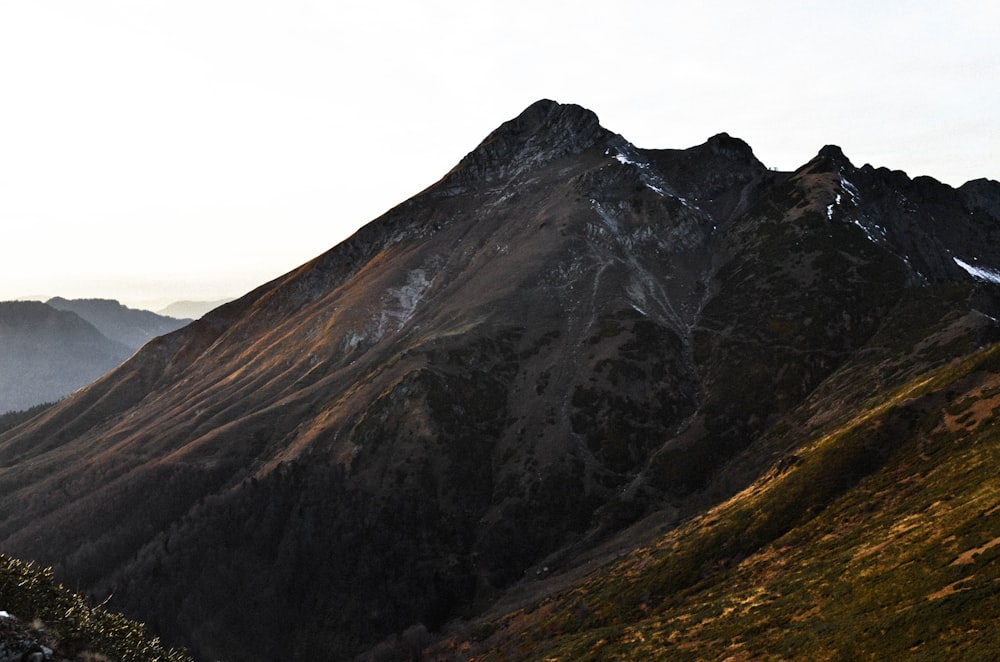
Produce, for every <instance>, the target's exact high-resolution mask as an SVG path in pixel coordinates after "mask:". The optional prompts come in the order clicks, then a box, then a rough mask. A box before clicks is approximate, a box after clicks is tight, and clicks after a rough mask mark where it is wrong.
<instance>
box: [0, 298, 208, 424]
mask: <svg viewBox="0 0 1000 662" xmlns="http://www.w3.org/2000/svg"><path fill="white" fill-rule="evenodd" d="M190 321H191V320H182V319H174V318H170V317H164V316H161V315H157V314H155V313H151V312H149V311H145V310H134V309H131V308H126V307H125V306H123V305H121V304H120V303H118V302H117V301H112V300H107V299H75V300H67V299H63V298H58V297H57V298H53V299H50V300H49V301H48V302H46V303H41V302H38V301H8V302H0V413H4V412H7V411H12V410H20V409H27V408H29V407H33V406H34V405H37V404H41V403H45V402H52V401H55V400H58V399H60V398H63V397H65V396H67V395H69V394H70V393H72V392H73V391H75V390H76V389H78V388H80V387H82V386H85V385H86V384H88V383H90V382H92V381H94V380H95V379H97V378H98V377H100V376H101V375H103V374H105V373H106V372H108V371H110V370H111V369H113V368H114V367H115V366H117V365H118V364H120V363H121V362H122V361H124V360H125V359H126V358H128V357H129V356H130V355H131V354H132V353H133V352H135V350H137V349H138V348H139V347H141V346H142V345H143V344H145V343H146V342H147V341H149V340H150V339H152V338H154V337H156V336H159V335H162V334H164V333H168V332H170V331H173V330H176V329H179V328H180V327H182V326H184V325H185V324H187V323H189V322H190Z"/></svg>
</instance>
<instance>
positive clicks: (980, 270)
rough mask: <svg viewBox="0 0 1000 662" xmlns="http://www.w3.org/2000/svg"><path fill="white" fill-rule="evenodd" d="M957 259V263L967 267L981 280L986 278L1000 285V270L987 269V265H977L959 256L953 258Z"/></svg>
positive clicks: (970, 273) (968, 271)
mask: <svg viewBox="0 0 1000 662" xmlns="http://www.w3.org/2000/svg"><path fill="white" fill-rule="evenodd" d="M951 259H952V260H954V261H955V264H957V265H958V266H960V267H962V268H963V269H965V271H966V272H967V273H968V274H969V275H970V276H972V277H973V278H977V279H979V280H985V281H986V282H988V283H993V284H995V285H1000V271H998V270H997V269H987V268H985V267H976V266H973V265H971V264H969V263H968V262H966V261H964V260H960V259H958V258H957V257H953V258H951Z"/></svg>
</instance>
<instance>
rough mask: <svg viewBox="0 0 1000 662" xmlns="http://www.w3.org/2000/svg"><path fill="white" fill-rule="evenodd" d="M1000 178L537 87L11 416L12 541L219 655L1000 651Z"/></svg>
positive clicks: (3, 541)
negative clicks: (590, 105)
mask: <svg viewBox="0 0 1000 662" xmlns="http://www.w3.org/2000/svg"><path fill="white" fill-rule="evenodd" d="M998 318H1000V183H997V182H995V181H990V180H976V181H973V182H969V183H967V184H965V185H963V186H961V187H959V188H957V189H955V188H951V187H949V186H946V185H944V184H942V183H940V182H937V181H935V180H933V179H930V178H927V177H916V178H910V177H909V176H907V175H906V174H905V173H902V172H899V171H892V170H888V169H885V168H876V167H873V166H870V165H864V166H856V165H854V164H853V163H851V161H850V160H849V159H848V158H847V157H846V156H845V155H844V154H843V152H842V151H841V150H840V149H839V148H837V147H835V146H826V147H824V148H822V149H821V150H820V151H819V153H818V154H817V155H816V156H815V157H814V158H813V159H811V160H810V161H809V162H807V163H805V164H804V165H803V166H801V167H800V168H798V169H797V170H795V171H794V172H776V171H772V170H769V169H768V168H766V167H765V166H764V165H763V164H761V163H760V161H759V160H758V159H757V158H756V157H755V156H754V154H753V151H752V150H751V148H750V147H749V146H748V145H747V144H746V143H745V142H743V141H742V140H740V139H738V138H734V137H731V136H729V135H727V134H718V135H716V136H713V137H711V138H709V139H708V140H707V141H706V142H705V143H704V144H701V145H698V146H695V147H691V148H688V149H679V150H675V149H670V150H651V149H640V148H638V147H636V146H634V145H632V144H631V143H629V142H628V141H627V140H626V139H625V138H624V137H622V136H619V135H617V134H615V133H613V132H611V131H609V130H607V129H606V128H604V127H603V126H601V124H600V123H599V121H598V119H597V117H596V115H595V114H594V113H593V112H591V111H589V110H586V109H584V108H581V107H579V106H574V105H562V104H557V103H554V102H551V101H540V102H538V103H535V104H533V105H532V106H530V107H529V108H527V109H526V110H525V111H524V112H523V113H522V114H520V115H519V116H518V117H516V118H514V119H512V120H510V121H509V122H506V123H504V124H503V125H502V126H500V127H499V128H497V129H496V130H495V131H493V132H492V133H491V134H489V135H488V136H487V138H486V139H485V140H484V141H483V142H482V143H481V144H480V145H479V146H478V147H477V148H476V149H475V150H473V151H472V152H471V153H470V154H468V155H467V156H466V157H465V158H463V159H462V160H461V161H460V162H459V163H458V164H457V165H456V167H455V168H454V169H452V170H451V171H450V172H448V173H447V174H445V176H444V177H443V178H442V179H441V180H440V181H439V182H437V183H436V184H434V185H432V186H431V187H429V188H428V189H427V190H425V191H423V192H422V193H420V194H418V195H416V196H415V197H413V198H412V199H410V200H407V201H405V202H403V203H402V204H400V205H399V206H397V207H395V208H394V209H392V210H390V211H389V212H388V213H386V214H385V215H384V216H382V217H380V218H378V219H376V220H375V221H373V222H372V223H370V224H369V225H367V226H365V227H363V228H362V229H361V230H359V231H358V232H357V233H356V234H355V235H354V236H352V237H351V238H350V239H348V240H347V241H345V242H343V243H341V244H339V245H337V246H335V247H334V248H332V249H331V250H329V251H328V252H326V253H324V254H322V255H321V256H319V257H318V258H316V259H315V260H313V261H311V262H309V263H307V264H304V265H302V266H301V267H300V268H298V269H296V270H294V271H292V272H291V273H289V274H287V275H285V276H283V277H281V278H278V279H276V280H274V281H272V282H270V283H267V284H264V285H262V286H260V287H259V288H258V289H256V290H254V291H252V292H250V293H249V294H247V295H246V296H244V297H242V298H240V299H237V300H235V301H233V302H230V303H227V304H225V305H222V306H220V307H218V308H216V309H215V310H213V311H212V312H210V313H208V314H206V315H205V316H204V317H202V318H201V319H199V320H197V321H194V322H192V323H191V324H189V325H188V326H186V327H184V328H183V329H180V330H178V331H175V332H173V333H170V334H167V335H163V336H159V337H158V338H156V339H154V340H152V341H151V342H149V343H147V344H146V345H144V346H143V347H142V349H141V350H139V351H138V352H137V353H136V354H135V355H134V356H132V357H131V358H130V359H129V360H128V361H126V362H125V363H123V364H122V365H120V366H119V367H118V368H116V369H115V370H113V371H112V372H110V373H109V374H107V375H105V376H104V377H102V378H100V379H99V380H97V381H96V382H94V383H92V384H90V385H89V386H87V387H86V388H83V389H81V390H80V391H78V392H76V393H75V394H74V395H73V396H72V397H69V398H67V399H66V400H64V401H62V402H60V403H59V404H58V405H56V406H55V407H53V408H51V409H49V410H47V411H45V412H44V413H42V414H40V415H39V416H37V417H35V418H34V419H32V420H31V421H29V422H27V423H24V424H22V425H21V426H19V427H18V428H16V429H13V430H9V431H7V432H4V433H0V550H2V551H3V552H4V553H7V554H13V555H16V556H19V557H21V558H24V559H32V560H35V561H37V562H38V563H41V564H43V565H52V566H53V567H54V570H55V574H56V577H57V578H58V579H59V580H60V581H62V582H64V583H66V584H67V585H71V586H77V587H80V588H81V589H82V590H86V591H87V592H89V593H90V595H91V596H92V597H93V599H94V600H95V601H98V602H103V601H104V600H107V601H108V602H107V605H108V606H109V607H110V608H113V609H117V610H121V611H122V612H124V613H126V614H127V615H129V616H130V617H132V618H138V619H141V620H143V621H145V622H146V623H147V625H148V626H149V628H150V629H151V630H152V631H153V632H155V633H157V634H158V635H160V636H162V637H163V638H164V639H165V641H167V642H168V643H169V644H171V645H184V646H187V647H189V648H190V649H191V651H192V652H193V653H194V654H195V656H196V657H197V658H198V659H204V660H222V661H223V662H226V661H235V660H240V661H251V662H253V661H257V660H261V661H263V660H276V659H281V660H316V659H331V660H339V659H352V658H353V657H355V656H357V657H358V659H365V660H403V659H434V660H450V659H454V660H470V659H482V660H543V659H560V660H576V659H595V660H596V659H725V658H732V659H758V658H760V659H763V658H782V659H783V658H796V659H905V658H907V657H910V658H919V659H990V658H989V655H991V654H995V652H996V649H995V643H996V641H997V639H998V637H1000V626H998V623H1000V591H998V590H997V586H998V582H1000V544H998V540H1000V486H998V482H997V481H996V477H995V475H996V471H997V467H998V460H1000V419H998V417H997V416H996V412H998V411H1000V344H998V341H1000V324H998V322H997V319H998Z"/></svg>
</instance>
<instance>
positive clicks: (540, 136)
mask: <svg viewBox="0 0 1000 662" xmlns="http://www.w3.org/2000/svg"><path fill="white" fill-rule="evenodd" d="M610 135H611V133H610V132H609V131H608V130H607V129H605V128H604V127H602V126H601V124H600V121H599V120H598V118H597V115H596V114H595V113H594V112H593V111H591V110H588V109H586V108H584V107H582V106H578V105H576V104H561V103H557V102H555V101H552V100H549V99H541V100H539V101H536V102H535V103H533V104H531V105H530V106H528V107H527V108H526V109H524V111H522V112H521V114H520V115H518V116H517V117H515V118H514V119H511V120H508V121H506V122H504V123H503V124H501V125H500V126H499V127H498V128H497V129H496V130H495V131H493V132H492V133H490V135H488V136H487V137H486V139H485V140H483V142H481V143H480V144H479V146H478V147H476V149H474V150H473V151H472V152H470V153H469V154H468V155H467V156H466V157H465V158H464V159H462V160H461V161H460V162H459V164H458V165H457V166H456V167H455V168H454V169H453V170H452V171H451V172H450V173H449V175H448V177H447V179H448V180H449V182H450V183H452V184H465V183H468V182H470V181H473V180H476V179H483V180H486V181H489V180H495V179H499V178H501V177H510V176H513V175H516V174H518V173H519V172H521V171H523V170H524V169H525V168H527V167H530V166H536V165H541V164H543V163H545V162H548V161H551V160H552V159H555V158H558V157H560V156H565V155H567V154H575V153H579V152H582V151H584V150H586V149H587V148H589V147H592V146H593V145H595V144H597V143H598V142H599V141H600V140H601V139H603V138H606V137H608V136H610ZM456 180H457V181H456Z"/></svg>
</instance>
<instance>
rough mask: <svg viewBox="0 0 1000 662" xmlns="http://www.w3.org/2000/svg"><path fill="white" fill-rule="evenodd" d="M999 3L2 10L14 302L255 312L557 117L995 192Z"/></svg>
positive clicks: (89, 1) (15, 4)
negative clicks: (568, 106)
mask: <svg viewBox="0 0 1000 662" xmlns="http://www.w3.org/2000/svg"><path fill="white" fill-rule="evenodd" d="M997 26H1000V3H997V2H996V1H995V0H981V1H972V0H949V1H948V2H944V1H942V0H936V1H935V2H924V1H921V0H913V1H902V0H880V1H879V2H872V1H871V0H866V1H864V2H861V1H857V2H856V1H853V0H841V1H840V2H818V1H809V0H807V1H803V0H797V1H788V2H785V1H779V2H767V1H766V0H761V1H760V2H754V3H749V2H742V1H741V2H735V1H733V2H724V1H721V0H716V1H712V0H704V1H702V2H698V3H694V2H688V1H685V2H671V1H656V0H646V1H641V0H632V1H629V0H616V1H615V2H608V1H607V0H602V1H600V2H596V1H589V0H587V1H585V0H574V1H573V2H568V1H567V2H561V1H547V0H530V1H522V0H503V1H502V2H500V1H498V2H476V1H475V0H464V1H462V2H458V1H450V0H436V1H434V0H432V1H423V0H419V1H418V0H406V1H402V0H401V1H391V2H388V1H383V2H378V1H377V0H366V1H359V2H352V1H336V2H334V1H328V2H324V1H320V0H314V1H307V0H271V1H268V2H264V1H260V0H232V1H228V0H120V1H112V0H86V1H81V0H63V1H55V0H0V224H2V225H0V227H2V230H3V235H2V237H0V300H2V299H10V298H16V297H23V296H32V295H35V296H51V295H61V296H66V297H86V296H100V297H111V298H118V299H119V300H122V301H124V302H126V303H128V304H129V305H141V306H149V307H156V306H158V305H161V304H163V303H166V302H169V301H172V300H177V299H192V298H193V299H213V298H219V297H225V296H236V295H239V294H242V293H244V292H246V291H248V290H249V289H252V288H253V287H255V286H257V285H259V284H262V283H264V282H265V281H267V280H270V279H271V278H273V277H276V276H278V275H280V274H282V273H284V272H286V271H288V270H290V269H292V268H294V267H296V266H298V265H299V264H301V263H303V262H305V261H306V260H308V259H310V258H311V257H313V256H315V255H317V254H319V253H321V252H323V251H324V250H326V249H327V248H329V247H331V246H333V245H334V244H336V243H338V242H340V241H341V240H343V239H345V238H346V237H347V236H349V235H350V234H351V233H352V232H353V231H354V230H356V229H357V228H358V227H359V226H361V225H362V224H364V223H366V222H368V221H370V220H372V219H374V218H375V217H376V216H378V215H380V214H381V213H383V212H384V211H386V210H387V209H389V208H390V207H392V206H394V205H395V204H397V203H399V202H402V201H403V200H405V199H406V198H408V197H410V196H411V195H413V194H414V193H416V192H418V191H420V190H421V189H423V188H425V187H426V186H428V185H430V184H432V183H433V182H435V181H436V180H437V179H439V178H440V177H441V176H442V175H443V174H444V173H445V172H446V171H447V170H448V169H449V168H451V167H452V166H453V165H454V164H455V163H456V162H458V160H459V159H461V158H462V156H464V155H465V154H466V153H467V152H469V151H470V150H471V149H473V148H474V147H475V146H476V145H477V144H478V143H479V141H480V140H482V139H483V138H484V137H485V136H486V135H487V134H488V133H489V132H490V131H491V130H492V129H494V128H495V127H496V126H497V125H499V124H500V123H501V122H503V121H505V120H507V119H510V118H511V117H514V116H516V115H517V114H518V113H519V112H520V111H521V110H522V109H523V108H524V107H526V106H527V105H529V104H530V103H532V102H533V101H535V100H537V99H540V98H550V99H555V100H557V101H561V102H567V103H578V104H581V105H583V106H586V107H588V108H590V109H591V110H593V111H595V112H596V113H597V114H598V116H599V117H600V118H601V122H602V124H603V125H604V126H605V127H607V128H609V129H611V130H612V131H616V132H618V133H621V134H622V135H623V136H625V137H626V138H627V139H629V140H630V141H632V142H633V143H635V144H636V145H638V146H640V147H671V148H683V147H690V146H693V145H697V144H700V143H702V142H704V141H705V139H707V138H708V137H709V136H711V135H713V134H715V133H718V132H720V131H726V132H728V133H730V134H731V135H734V136H738V137H740V138H743V139H744V140H746V141H747V142H748V143H750V145H751V146H752V147H753V149H754V151H755V153H756V154H757V156H758V158H760V160H761V161H763V162H764V163H765V164H766V165H768V166H774V167H777V168H780V169H783V170H785V169H793V168H796V167H798V166H799V165H801V164H803V163H804V162H806V161H808V160H809V159H810V158H812V157H813V156H814V155H815V154H816V152H817V151H818V150H819V149H820V148H821V147H822V146H823V145H824V144H827V143H834V144H838V145H840V146H841V147H842V148H843V149H844V151H845V153H846V154H847V156H848V157H849V158H851V160H852V161H853V162H854V163H855V164H857V165H861V164H864V163H871V164H873V165H876V166H888V167H892V168H897V169H901V170H905V171H906V172H907V173H908V174H910V175H911V176H916V175H922V174H923V175H931V176H933V177H936V178H937V179H940V180H942V181H944V182H946V183H949V184H952V185H955V186H957V185H960V184H962V183H963V182H965V181H966V180H968V179H972V178H976V177H989V178H991V179H1000V38H998V37H997Z"/></svg>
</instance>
